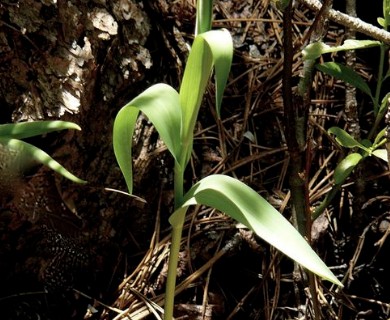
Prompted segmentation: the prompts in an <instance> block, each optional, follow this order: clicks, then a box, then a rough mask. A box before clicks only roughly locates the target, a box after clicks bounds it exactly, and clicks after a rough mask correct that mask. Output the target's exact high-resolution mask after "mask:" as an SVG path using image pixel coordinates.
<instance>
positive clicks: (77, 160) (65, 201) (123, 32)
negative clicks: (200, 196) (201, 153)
mask: <svg viewBox="0 0 390 320" xmlns="http://www.w3.org/2000/svg"><path fill="white" fill-rule="evenodd" d="M150 32H151V25H150V19H149V18H148V16H147V14H146V13H145V8H144V7H143V4H142V3H141V2H138V1H130V0H114V1H104V0H101V1H99V0H96V1H82V0H79V1H78V0H71V1H65V0H58V1H50V0H46V1H45V0H42V1H39V0H25V1H19V2H14V1H3V3H2V4H1V5H0V104H1V105H0V117H1V119H0V120H1V123H6V122H11V121H12V122H17V121H28V120H40V119H46V120H47V119H62V120H69V121H73V122H76V123H78V124H79V125H80V126H81V128H82V132H77V133H75V132H71V131H69V132H66V133H61V134H55V133H54V134H50V135H48V136H47V137H42V138H40V139H36V140H34V141H33V143H34V144H36V145H37V146H39V147H41V148H43V149H44V150H46V151H47V152H48V153H50V154H51V155H52V156H53V157H54V158H55V159H56V160H58V161H59V162H61V164H63V165H64V166H65V167H66V168H68V169H69V170H70V171H72V172H73V173H75V174H76V175H77V176H79V177H81V178H83V179H85V180H87V181H88V185H86V186H83V187H81V186H79V185H74V184H72V183H70V182H68V181H65V180H64V179H62V178H60V177H58V176H57V175H54V174H53V173H52V172H51V171H50V170H47V169H45V168H39V169H38V170H37V171H35V172H33V173H30V174H29V175H28V176H27V178H26V179H25V180H26V181H23V182H22V183H20V182H19V183H18V188H17V190H16V191H14V193H13V200H12V201H11V202H9V203H8V204H7V208H6V209H2V211H4V212H2V216H1V218H0V220H1V225H0V229H1V230H0V231H1V234H2V241H3V244H4V245H3V246H2V249H1V250H0V256H1V257H0V260H1V261H2V262H1V265H0V271H1V272H0V273H1V275H2V276H5V277H6V278H8V279H7V281H6V286H5V287H3V289H2V290H4V292H1V296H7V295H9V294H10V292H9V291H7V289H6V287H7V285H8V286H13V287H14V290H15V292H23V291H25V290H27V291H28V290H32V289H34V290H38V289H39V288H43V287H40V285H43V286H44V287H45V288H46V289H49V290H53V291H56V290H58V289H60V291H61V290H63V289H64V288H65V289H66V288H68V287H72V285H73V284H74V283H73V282H75V281H77V279H78V278H80V276H81V277H83V276H82V275H83V272H85V271H88V273H89V271H91V270H93V272H92V273H89V276H88V277H87V278H84V279H83V280H87V281H84V285H86V286H89V287H91V286H92V289H93V285H91V283H94V282H95V283H96V282H97V281H101V283H100V284H99V285H101V284H102V282H105V283H106V284H107V286H108V284H109V282H110V281H112V280H114V281H115V279H110V276H109V274H110V272H111V271H112V270H111V271H110V270H108V269H110V268H113V267H114V265H115V263H113V262H114V261H119V260H120V258H119V257H120V251H121V249H123V248H130V251H127V252H131V248H136V249H137V251H136V252H139V250H140V249H141V248H143V247H145V246H146V245H147V239H148V238H149V237H150V234H151V232H152V230H153V225H154V219H155V218H154V216H151V214H150V212H151V210H150V206H149V205H148V204H147V205H145V204H141V203H140V202H137V201H131V199H130V198H129V197H127V196H124V195H121V194H118V193H113V192H107V191H104V188H105V187H109V188H114V189H120V190H125V185H124V182H123V178H122V176H121V173H120V171H119V169H118V166H117V165H116V162H115V158H114V154H113V150H112V133H111V132H112V125H113V121H114V118H115V115H116V113H117V111H118V110H119V108H120V107H122V106H123V105H124V103H125V102H127V100H128V99H129V98H130V97H134V96H135V95H136V94H137V93H138V91H139V89H138V88H140V87H141V85H140V84H141V83H142V82H143V81H144V78H145V74H146V73H147V72H150V69H151V67H152V65H153V62H152V58H151V54H150V52H149V50H148V49H147V48H146V45H145V44H146V42H147V41H148V37H149V36H150ZM149 76H151V77H153V72H150V73H149ZM145 87H146V84H145V83H143V84H142V87H141V88H142V89H144V88H145ZM152 133H153V130H151V126H150V124H148V122H147V121H146V120H143V121H140V124H139V128H138V130H137V141H136V142H135V143H136V147H138V150H139V154H140V155H142V154H143V155H144V154H145V151H146V152H150V150H149V149H148V148H150V145H148V146H146V145H145V144H144V139H145V138H147V137H148V138H149V140H148V141H149V142H150V143H151V144H153V142H156V141H155V140H156V139H154V137H153V134H152ZM146 134H147V136H146ZM153 139H154V140H153ZM145 148H146V149H145ZM154 154H155V156H151V157H148V158H147V161H145V159H142V158H141V159H138V161H136V166H138V168H139V171H140V172H141V174H142V175H144V174H146V173H147V174H150V175H154V180H153V181H154V182H155V183H154V184H148V185H144V186H142V188H141V187H140V183H141V182H142V180H141V179H136V185H135V190H136V192H138V195H139V196H141V197H143V198H145V199H146V200H147V201H148V203H154V200H155V199H156V198H157V197H158V196H159V192H158V191H159V190H160V186H159V185H160V184H159V183H158V178H156V177H157V175H158V167H156V166H155V163H156V160H157V157H158V156H159V154H158V153H156V152H155V153H154ZM144 157H145V156H144ZM139 171H138V169H137V167H136V168H135V173H136V174H137V173H138V172H139ZM14 182H15V181H9V184H10V185H11V184H14ZM1 200H2V201H1V203H4V202H5V200H4V199H1ZM15 239H17V240H15ZM129 239H131V240H129ZM14 250H16V251H17V252H19V253H20V254H21V256H23V258H22V259H14V257H12V252H15V251H14ZM134 252H135V250H134ZM129 259H130V260H131V258H129ZM130 260H129V261H128V262H129V263H132V262H131V261H130ZM108 261H109V262H108ZM122 261H123V260H122ZM117 267H118V266H117ZM119 267H121V268H123V267H124V265H123V263H122V265H120V266H119ZM11 270H13V271H11ZM20 274H29V275H30V276H31V277H28V279H29V280H28V281H29V282H28V283H30V282H31V283H33V284H31V287H28V286H27V287H26V286H24V285H23V284H21V283H20V282H17V281H16V279H17V278H18V277H20ZM36 274H38V275H39V276H38V279H34V275H36ZM99 277H100V278H99ZM103 278H104V279H103ZM3 280H4V279H3ZM35 280H37V283H38V284H39V285H38V286H35V282H34V281H35ZM24 284H26V282H25V283H24ZM19 286H20V287H19ZM11 293H12V292H11ZM27 313H28V312H27ZM64 316H65V318H66V317H67V316H66V315H64ZM67 319H69V318H67Z"/></svg>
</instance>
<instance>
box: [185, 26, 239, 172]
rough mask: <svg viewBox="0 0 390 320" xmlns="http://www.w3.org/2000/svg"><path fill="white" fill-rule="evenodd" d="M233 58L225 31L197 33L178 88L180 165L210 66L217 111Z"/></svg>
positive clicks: (190, 139) (187, 152) (187, 153)
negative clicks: (181, 120) (180, 111)
mask: <svg viewBox="0 0 390 320" xmlns="http://www.w3.org/2000/svg"><path fill="white" fill-rule="evenodd" d="M232 57H233V41H232V38H231V36H230V33H229V32H228V31H227V30H212V31H208V32H205V33H202V34H199V35H198V36H197V37H196V38H195V40H194V43H193V45H192V48H191V51H190V55H189V57H188V61H187V65H186V68H185V71H184V75H183V80H182V84H181V87H180V92H179V94H180V106H181V108H182V116H183V122H182V123H183V126H182V131H181V132H182V142H183V150H182V151H183V153H182V157H181V159H180V161H179V163H180V164H181V166H182V167H185V166H186V165H187V163H188V160H189V157H190V154H191V151H192V142H193V132H194V128H195V123H196V119H197V117H198V113H199V108H200V105H201V103H202V100H203V95H204V92H205V90H206V86H207V83H208V80H209V78H210V75H211V71H212V67H213V65H215V80H216V108H217V114H218V116H219V114H220V106H221V102H222V96H223V91H224V88H225V86H226V82H227V79H228V75H229V72H230V66H231V63H232Z"/></svg>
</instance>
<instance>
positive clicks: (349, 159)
mask: <svg viewBox="0 0 390 320" xmlns="http://www.w3.org/2000/svg"><path fill="white" fill-rule="evenodd" d="M362 158H363V157H362V155H361V154H359V153H351V154H349V155H348V156H346V157H345V158H344V159H343V160H341V161H340V163H339V164H338V165H337V167H336V169H335V170H334V182H335V183H336V184H338V185H340V184H342V183H343V182H344V181H345V179H346V178H347V177H348V176H349V175H350V174H351V172H352V170H353V169H354V168H355V167H356V165H357V164H358V163H359V162H360V160H361V159H362Z"/></svg>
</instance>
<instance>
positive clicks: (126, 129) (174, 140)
mask: <svg viewBox="0 0 390 320" xmlns="http://www.w3.org/2000/svg"><path fill="white" fill-rule="evenodd" d="M140 111H142V112H143V113H144V114H145V115H146V116H147V117H148V119H149V120H150V121H151V122H152V123H153V125H154V126H155V128H156V129H157V131H158V133H159V134H160V137H161V139H162V140H163V141H164V143H165V145H166V146H167V148H168V150H169V151H170V152H171V154H172V156H173V157H174V158H175V159H177V158H178V157H179V156H180V154H181V152H182V150H181V140H180V128H181V109H180V105H179V95H178V93H177V91H176V90H175V89H173V88H172V87H170V86H169V85H166V84H161V83H160V84H156V85H153V86H151V87H150V88H148V89H146V90H145V91H144V92H142V93H141V94H139V95H138V96H137V97H136V98H134V99H133V100H131V101H130V102H129V103H128V104H127V105H126V106H124V107H123V108H122V109H121V110H120V111H119V113H118V115H117V116H116V118H115V122H114V129H113V145H114V153H115V156H116V159H117V162H118V164H119V167H120V169H121V171H122V173H123V175H124V177H125V180H126V184H127V188H128V190H129V193H130V194H131V193H132V191H133V170H132V162H131V159H132V151H131V149H132V141H133V140H132V137H133V132H134V128H135V124H136V121H137V117H138V114H139V112H140Z"/></svg>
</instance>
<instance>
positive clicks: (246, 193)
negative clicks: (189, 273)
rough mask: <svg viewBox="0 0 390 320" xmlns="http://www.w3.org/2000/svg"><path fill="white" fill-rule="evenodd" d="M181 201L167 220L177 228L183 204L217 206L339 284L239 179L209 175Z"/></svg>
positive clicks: (282, 220) (286, 224)
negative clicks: (179, 206)
mask: <svg viewBox="0 0 390 320" xmlns="http://www.w3.org/2000/svg"><path fill="white" fill-rule="evenodd" d="M184 200H185V202H184V204H183V206H182V207H181V208H179V209H178V210H177V211H175V212H174V213H173V214H172V216H171V217H170V219H169V221H170V223H171V224H172V226H173V227H174V228H180V225H182V223H183V221H184V215H185V213H186V210H187V208H186V207H188V206H190V205H206V206H210V207H212V208H216V209H218V210H220V211H222V212H224V213H226V214H228V215H229V216H231V217H232V218H234V219H235V220H237V221H239V222H241V223H242V224H244V225H246V226H247V227H248V228H250V229H251V230H253V231H254V232H256V234H258V235H259V236H260V237H261V238H263V239H264V240H265V241H267V242H268V243H270V244H271V245H273V246H274V247H275V248H277V249H278V250H280V251H282V252H283V253H284V254H286V255H287V256H288V257H290V258H291V259H293V260H295V261H297V262H298V263H300V264H301V265H302V266H304V267H305V268H307V269H309V270H310V271H312V272H314V273H315V274H317V275H319V276H321V277H322V278H324V279H327V280H329V281H331V282H333V283H335V284H337V285H339V286H342V284H341V282H340V281H339V280H338V279H337V278H336V277H335V276H334V274H333V273H332V272H331V271H330V270H329V268H328V267H327V266H326V265H325V263H324V262H323V261H322V260H321V259H320V258H319V257H318V255H317V254H316V253H315V252H314V251H313V250H312V248H311V247H310V246H309V244H308V243H307V242H306V241H305V239H304V238H303V237H302V236H301V235H300V234H299V232H298V231H297V230H296V229H295V228H294V227H293V226H292V225H291V224H290V223H289V222H288V221H287V220H286V219H285V218H284V217H283V216H282V215H281V214H280V213H279V212H278V211H277V210H276V209H275V208H274V207H272V206H271V205H270V204H269V203H268V202H267V201H266V200H264V199H263V198H262V197H261V196H260V195H259V194H258V193H256V192H255V191H254V190H253V189H251V188H250V187H248V186H247V185H245V184H244V183H242V182H240V181H239V180H237V179H234V178H231V177H228V176H225V175H212V176H208V177H206V178H204V179H202V180H201V181H199V182H198V183H197V184H195V185H194V186H193V187H192V188H191V189H190V190H189V191H188V193H187V194H186V195H185V197H184Z"/></svg>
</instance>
